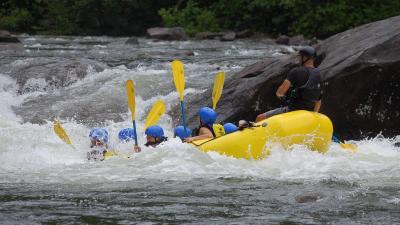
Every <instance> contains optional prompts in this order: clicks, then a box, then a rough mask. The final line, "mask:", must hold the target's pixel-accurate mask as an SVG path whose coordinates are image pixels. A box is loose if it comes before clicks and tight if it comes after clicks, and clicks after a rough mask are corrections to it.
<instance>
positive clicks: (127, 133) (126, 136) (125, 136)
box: [118, 128, 135, 141]
mask: <svg viewBox="0 0 400 225" xmlns="http://www.w3.org/2000/svg"><path fill="white" fill-rule="evenodd" d="M118 138H119V140H120V141H130V140H133V139H134V138H135V132H134V131H133V128H125V129H122V130H120V131H119V133H118Z"/></svg>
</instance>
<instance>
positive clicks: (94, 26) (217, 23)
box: [0, 0, 400, 38]
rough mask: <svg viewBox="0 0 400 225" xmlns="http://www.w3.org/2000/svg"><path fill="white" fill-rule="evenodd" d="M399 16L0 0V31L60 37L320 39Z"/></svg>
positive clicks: (399, 9) (379, 2)
mask: <svg viewBox="0 0 400 225" xmlns="http://www.w3.org/2000/svg"><path fill="white" fill-rule="evenodd" d="M396 15H400V1H399V0H335V1H333V0H162V1H160V0H1V1H0V29H7V30H10V31H17V32H30V33H47V34H60V35H61V34H63V35H101V34H107V35H132V34H135V35H140V34H144V32H145V31H146V29H147V28H149V27H151V26H159V25H160V24H161V22H163V23H164V24H165V25H166V26H182V27H184V28H185V30H186V32H187V33H188V34H189V35H193V34H195V33H196V32H199V31H219V30H221V29H229V30H243V29H251V30H253V31H256V32H262V33H267V34H289V35H295V34H303V35H305V36H308V37H314V36H316V37H319V38H325V37H327V36H330V35H332V34H335V33H337V32H341V31H344V30H346V29H349V28H352V27H355V26H358V25H361V24H365V23H368V22H372V21H376V20H380V19H384V18H387V17H391V16H396Z"/></svg>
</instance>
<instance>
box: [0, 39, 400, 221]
mask: <svg viewBox="0 0 400 225" xmlns="http://www.w3.org/2000/svg"><path fill="white" fill-rule="evenodd" d="M19 38H20V40H21V41H22V45H23V49H22V50H20V51H15V52H14V51H3V52H2V53H1V55H0V104H1V107H0V224H142V223H143V224H181V223H183V224H288V225H289V224H400V188H399V187H400V184H399V182H400V163H399V162H400V148H399V147H397V146H396V145H395V143H398V142H399V141H400V136H397V137H394V138H385V137H382V136H379V135H378V136H377V137H375V138H372V139H365V140H354V141H352V142H353V143H355V144H357V146H358V151H357V152H356V153H350V152H347V151H344V150H343V149H341V147H340V146H339V145H337V144H332V146H331V147H330V149H329V151H328V152H327V153H326V154H320V153H317V152H312V151H310V150H308V149H307V148H306V147H304V146H293V147H292V149H291V150H290V151H287V150H284V149H282V148H281V147H280V146H273V147H272V153H271V155H270V157H268V158H267V159H264V160H260V161H253V160H243V159H234V158H230V157H226V156H222V155H219V154H217V153H213V152H210V153H203V152H201V151H199V150H197V149H196V148H194V147H191V146H189V145H186V144H182V143H181V142H180V140H178V139H174V138H172V132H171V130H172V128H173V127H172V126H173V125H172V118H170V117H169V116H168V115H164V116H163V117H162V119H161V121H160V125H161V126H163V127H164V129H165V131H166V134H167V136H169V137H170V138H169V140H168V141H167V142H166V143H165V144H164V145H162V146H160V147H159V148H157V149H150V148H146V147H143V151H142V152H141V153H138V154H133V153H132V152H131V149H132V144H129V143H128V144H123V143H119V142H118V138H117V133H118V131H119V130H120V129H122V128H125V127H130V126H131V122H130V114H129V111H128V106H127V103H126V95H125V87H124V82H125V81H126V80H127V79H133V80H134V81H135V83H136V87H137V90H136V94H137V99H136V117H137V122H138V124H137V125H138V130H139V133H140V135H139V142H140V144H143V142H144V135H143V126H144V121H145V118H146V114H147V112H148V111H149V109H150V107H151V105H152V104H153V103H154V102H155V101H156V100H157V99H163V100H164V101H165V102H166V103H167V110H168V109H170V108H171V107H172V106H173V105H174V104H177V103H178V94H177V93H176V92H175V88H174V85H173V80H172V73H171V69H170V63H171V60H172V59H174V58H179V59H181V60H182V61H183V62H184V64H185V76H186V86H187V87H186V93H202V92H203V91H204V90H205V89H206V88H208V87H210V86H211V85H212V83H213V78H214V75H215V74H216V72H218V71H220V70H224V71H225V72H226V73H227V76H228V77H229V76H231V75H232V74H233V73H234V72H237V71H239V70H240V69H241V68H243V67H244V66H246V65H249V64H251V63H253V62H256V61H258V60H260V59H262V58H265V57H275V56H276V55H280V54H287V53H290V52H294V51H295V49H294V48H292V47H283V46H277V45H274V44H272V43H271V42H269V41H267V40H238V41H234V42H219V41H214V40H207V41H184V42H164V41H153V40H148V39H141V38H140V39H138V45H126V44H124V43H125V41H126V40H127V38H110V37H43V36H20V37H19ZM54 59H57V60H60V59H65V60H71V61H73V62H77V63H81V62H82V61H84V60H86V59H87V60H90V61H91V62H95V63H96V64H98V65H100V66H101V67H103V68H104V70H95V69H93V68H92V67H88V69H87V71H86V73H85V75H84V76H81V77H79V76H78V77H76V79H75V78H74V79H72V78H71V80H70V82H69V83H68V82H67V84H65V85H54V83H51V82H48V79H46V78H49V77H51V76H54V74H51V72H48V74H41V73H40V72H41V70H39V72H38V73H39V74H38V77H39V78H38V77H35V78H31V79H30V78H29V77H28V81H27V82H25V83H24V86H23V87H21V83H20V79H21V76H23V74H24V71H25V70H29V71H31V72H32V68H33V69H34V67H35V65H37V61H45V60H50V61H51V60H54ZM44 64H46V63H44ZM46 65H49V66H51V65H52V64H46ZM15 68H24V69H20V70H19V72H15V71H14V70H15ZM56 69H57V68H50V70H42V71H54V70H56ZM63 72H64V73H65V77H64V78H68V79H69V78H70V77H74V76H73V75H71V73H70V71H68V70H66V71H63ZM58 73H59V71H58ZM57 79H58V78H57ZM210 101H211V100H210ZM187 110H198V109H194V108H191V107H190V105H188V106H187ZM54 118H59V119H61V122H62V124H63V127H64V128H65V130H66V131H67V133H68V134H69V136H70V138H71V140H72V142H73V144H74V146H75V149H74V148H72V147H71V146H69V145H67V144H65V143H63V142H62V141H61V140H60V139H59V138H58V137H57V136H56V135H55V134H54V132H53V130H52V120H53V119H54ZM93 126H102V127H105V128H106V129H107V130H108V131H109V133H110V139H111V140H110V142H111V146H112V147H113V148H114V149H117V150H118V151H120V152H122V153H124V154H129V155H131V157H130V158H126V157H114V158H111V159H108V160H105V161H102V162H89V161H87V160H86V152H87V151H89V149H90V148H89V140H88V133H89V130H90V129H91V128H92V127H93Z"/></svg>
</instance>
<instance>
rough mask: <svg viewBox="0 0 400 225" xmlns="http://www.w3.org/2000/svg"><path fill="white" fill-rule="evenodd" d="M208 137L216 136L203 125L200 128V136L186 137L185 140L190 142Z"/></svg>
mask: <svg viewBox="0 0 400 225" xmlns="http://www.w3.org/2000/svg"><path fill="white" fill-rule="evenodd" d="M207 138H214V136H213V134H212V133H211V131H210V130H209V129H207V128H205V127H202V128H200V130H199V135H198V136H194V137H188V138H185V142H188V143H190V142H192V141H197V140H203V139H207Z"/></svg>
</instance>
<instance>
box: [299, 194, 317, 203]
mask: <svg viewBox="0 0 400 225" xmlns="http://www.w3.org/2000/svg"><path fill="white" fill-rule="evenodd" d="M319 199H321V196H319V195H299V196H296V197H295V200H296V202H298V203H308V202H316V201H318V200H319Z"/></svg>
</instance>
